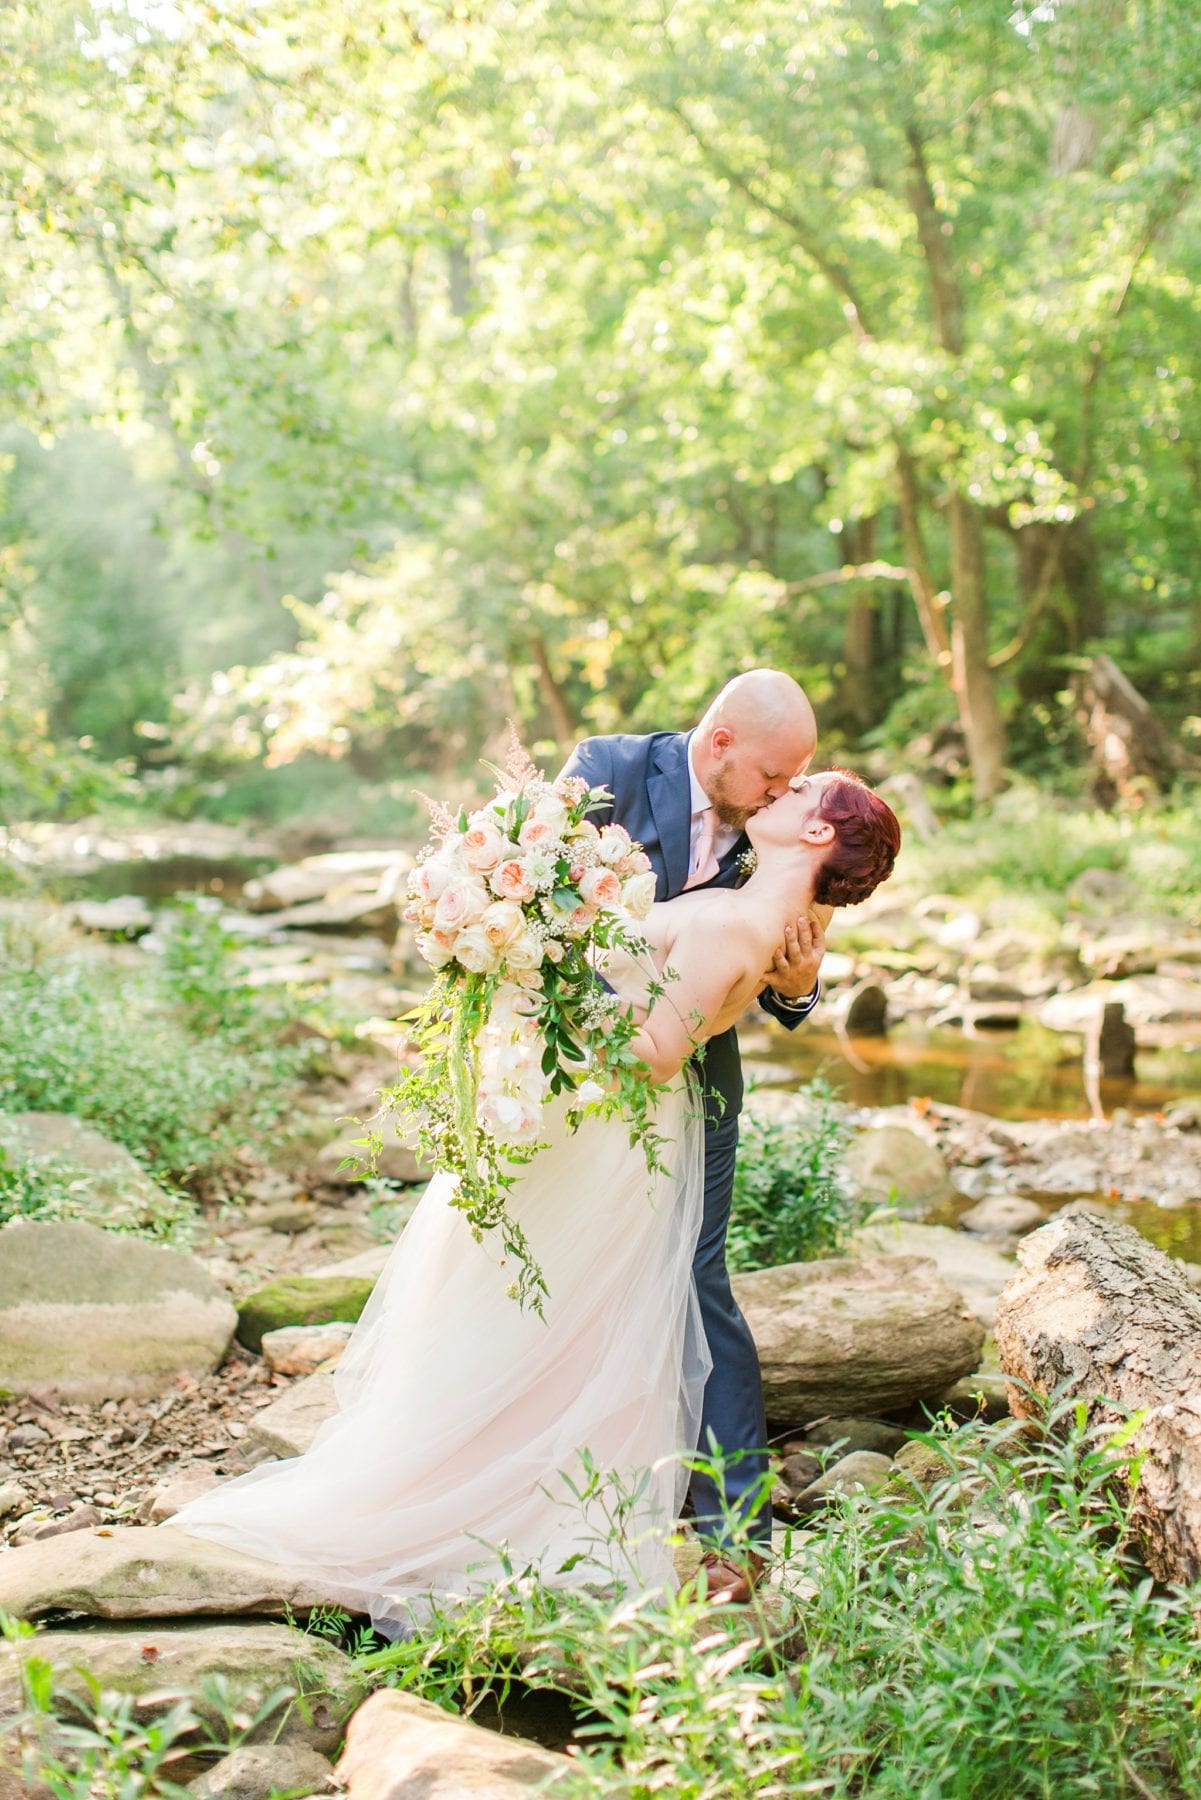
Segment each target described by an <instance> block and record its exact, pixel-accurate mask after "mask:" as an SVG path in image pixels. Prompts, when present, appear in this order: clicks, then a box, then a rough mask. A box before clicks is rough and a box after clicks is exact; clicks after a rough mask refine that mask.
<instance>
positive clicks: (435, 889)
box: [409, 857, 451, 900]
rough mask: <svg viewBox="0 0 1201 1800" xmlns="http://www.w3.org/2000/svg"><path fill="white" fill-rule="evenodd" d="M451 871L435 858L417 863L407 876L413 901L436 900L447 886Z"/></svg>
mask: <svg viewBox="0 0 1201 1800" xmlns="http://www.w3.org/2000/svg"><path fill="white" fill-rule="evenodd" d="M450 880H451V871H450V870H449V869H448V868H447V866H446V864H445V863H444V862H441V861H439V860H438V858H437V857H431V858H430V860H429V861H428V862H423V863H419V864H418V865H417V867H416V868H415V869H414V870H413V873H412V874H411V875H410V876H409V892H410V893H411V894H412V896H413V898H414V899H415V900H436V899H437V898H438V896H439V895H440V894H442V893H443V892H444V891H445V889H446V888H447V887H448V886H449V884H450Z"/></svg>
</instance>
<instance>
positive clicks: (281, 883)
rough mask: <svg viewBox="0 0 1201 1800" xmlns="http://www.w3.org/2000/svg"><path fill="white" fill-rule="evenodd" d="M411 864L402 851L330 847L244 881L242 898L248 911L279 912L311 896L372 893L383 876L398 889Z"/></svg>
mask: <svg viewBox="0 0 1201 1800" xmlns="http://www.w3.org/2000/svg"><path fill="white" fill-rule="evenodd" d="M412 866H413V859H412V857H411V856H409V855H408V854H407V853H406V852H404V851H399V850H333V851H330V852H329V854H327V855H324V856H306V857H304V858H303V859H302V860H301V861H300V862H297V863H288V864H286V865H285V866H284V867H282V868H279V869H272V870H270V871H269V872H268V873H267V874H266V875H260V876H258V877H257V879H256V880H254V881H248V882H247V883H246V886H245V887H244V888H243V889H242V899H243V900H244V902H245V903H246V905H247V906H248V907H249V908H250V910H251V912H279V911H282V910H283V909H284V908H285V907H292V906H303V905H305V904H307V903H308V902H310V901H313V900H324V899H326V898H330V899H338V900H342V899H346V898H348V897H350V896H352V895H354V896H360V895H362V894H363V893H364V892H365V893H367V894H376V893H378V891H379V888H380V885H381V882H383V881H384V880H385V879H387V881H388V885H389V887H390V888H394V889H395V891H396V892H399V891H400V884H401V881H402V878H403V877H404V876H405V875H406V874H407V873H408V871H409V870H410V869H411V868H412Z"/></svg>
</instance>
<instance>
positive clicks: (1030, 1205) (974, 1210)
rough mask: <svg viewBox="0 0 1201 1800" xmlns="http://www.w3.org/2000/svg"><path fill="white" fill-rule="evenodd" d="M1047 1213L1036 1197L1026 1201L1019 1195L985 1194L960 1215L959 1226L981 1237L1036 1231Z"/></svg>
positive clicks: (1043, 1222)
mask: <svg viewBox="0 0 1201 1800" xmlns="http://www.w3.org/2000/svg"><path fill="white" fill-rule="evenodd" d="M1046 1218H1047V1215H1046V1213H1045V1212H1044V1211H1043V1209H1042V1207H1041V1206H1040V1205H1039V1204H1038V1202H1037V1201H1036V1200H1024V1199H1023V1198H1022V1196H1021V1195H1020V1194H986V1195H985V1197H984V1199H983V1200H978V1201H977V1202H976V1204H975V1206H972V1207H969V1208H968V1210H967V1212H965V1213H962V1214H961V1215H960V1218H959V1225H960V1229H961V1230H963V1231H974V1232H978V1233H979V1234H980V1235H981V1236H984V1237H987V1236H989V1235H996V1236H1002V1235H1005V1234H1006V1233H1010V1232H1023V1231H1036V1230H1037V1229H1038V1227H1039V1226H1040V1225H1044V1224H1045V1223H1046Z"/></svg>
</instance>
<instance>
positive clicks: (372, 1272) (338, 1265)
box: [303, 1244, 392, 1281]
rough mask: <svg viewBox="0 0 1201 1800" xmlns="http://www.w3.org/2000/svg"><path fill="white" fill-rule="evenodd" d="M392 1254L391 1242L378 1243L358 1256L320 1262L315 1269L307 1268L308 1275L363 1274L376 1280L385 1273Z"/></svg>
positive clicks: (305, 1271)
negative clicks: (340, 1260) (337, 1260)
mask: <svg viewBox="0 0 1201 1800" xmlns="http://www.w3.org/2000/svg"><path fill="white" fill-rule="evenodd" d="M391 1254H392V1245H391V1244H378V1245H376V1247H375V1248H374V1249H372V1250H363V1251H360V1253H359V1255H358V1256H348V1257H346V1258H345V1259H344V1260H343V1261H342V1262H335V1263H319V1264H318V1265H317V1267H316V1268H314V1269H305V1270H304V1271H303V1273H304V1274H306V1275H321V1276H329V1275H337V1276H341V1275H356V1276H357V1275H363V1276H366V1277H367V1279H368V1280H369V1281H375V1280H376V1279H377V1278H378V1277H379V1276H380V1275H382V1274H383V1272H384V1269H385V1268H386V1266H387V1262H388V1258H389V1257H390V1256H391Z"/></svg>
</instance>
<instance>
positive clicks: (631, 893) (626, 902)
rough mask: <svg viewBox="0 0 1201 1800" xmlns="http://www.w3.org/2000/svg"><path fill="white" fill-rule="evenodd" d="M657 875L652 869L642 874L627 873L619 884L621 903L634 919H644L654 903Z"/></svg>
mask: <svg viewBox="0 0 1201 1800" xmlns="http://www.w3.org/2000/svg"><path fill="white" fill-rule="evenodd" d="M657 880H658V877H657V876H656V874H655V871H654V870H653V869H648V870H647V872H646V873H645V874H644V875H628V876H627V877H626V879H625V880H624V881H623V882H622V884H621V904H622V905H623V906H624V907H625V909H626V911H627V912H628V913H629V914H630V916H631V918H634V919H645V917H646V915H647V913H648V912H649V911H650V909H651V907H652V906H653V905H654V900H655V887H656V884H657Z"/></svg>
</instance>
